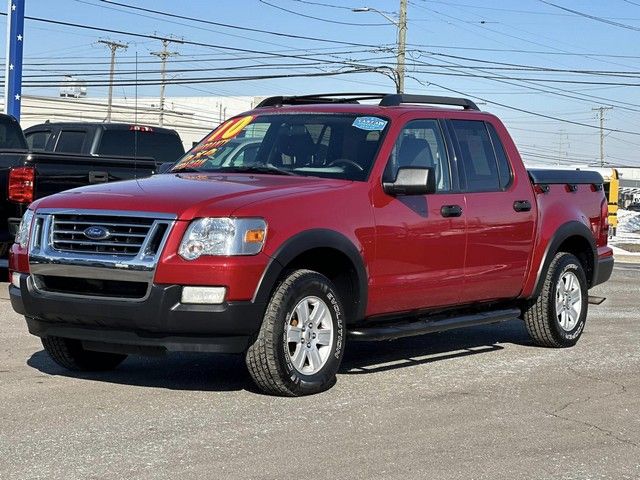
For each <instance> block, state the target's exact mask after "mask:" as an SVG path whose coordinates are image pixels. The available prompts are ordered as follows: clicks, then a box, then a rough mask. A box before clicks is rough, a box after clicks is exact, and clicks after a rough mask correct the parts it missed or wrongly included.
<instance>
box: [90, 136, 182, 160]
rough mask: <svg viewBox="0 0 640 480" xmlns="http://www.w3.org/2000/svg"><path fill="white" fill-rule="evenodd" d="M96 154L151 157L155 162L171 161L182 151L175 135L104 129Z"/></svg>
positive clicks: (180, 143)
mask: <svg viewBox="0 0 640 480" xmlns="http://www.w3.org/2000/svg"><path fill="white" fill-rule="evenodd" d="M136 143H137V145H136ZM96 153H97V154H98V155H113V156H119V157H133V156H134V155H137V156H138V157H151V158H153V159H155V160H156V161H157V162H173V161H175V160H177V159H178V157H180V155H182V154H183V153H184V148H183V146H182V142H181V141H180V139H179V138H178V136H177V135H172V134H169V133H162V132H141V131H137V130H105V131H104V132H103V133H102V139H101V140H100V146H99V147H98V151H97V152H96Z"/></svg>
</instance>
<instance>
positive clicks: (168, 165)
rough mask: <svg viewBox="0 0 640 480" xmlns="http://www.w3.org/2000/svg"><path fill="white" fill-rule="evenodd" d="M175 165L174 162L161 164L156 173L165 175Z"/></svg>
mask: <svg viewBox="0 0 640 480" xmlns="http://www.w3.org/2000/svg"><path fill="white" fill-rule="evenodd" d="M175 164H176V162H164V163H161V164H160V166H159V167H158V172H157V173H167V172H168V171H169V170H171V167H173V166H174V165H175Z"/></svg>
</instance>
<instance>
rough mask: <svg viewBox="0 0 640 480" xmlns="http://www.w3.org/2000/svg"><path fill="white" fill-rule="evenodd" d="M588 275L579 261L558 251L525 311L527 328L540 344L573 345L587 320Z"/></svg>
mask: <svg viewBox="0 0 640 480" xmlns="http://www.w3.org/2000/svg"><path fill="white" fill-rule="evenodd" d="M587 307H588V293H587V278H586V275H585V273H584V269H583V268H582V264H581V263H580V261H579V260H578V259H577V258H576V257H575V255H572V254H570V253H566V252H559V253H557V254H556V256H555V257H554V258H553V261H552V262H551V265H550V266H549V269H548V271H547V273H546V277H545V281H544V284H543V287H542V292H541V294H540V296H539V297H538V298H537V299H536V300H535V301H533V302H531V303H530V304H529V305H528V307H527V309H526V310H525V313H524V321H525V325H526V327H527V331H528V332H529V335H531V338H532V339H533V341H534V342H535V343H536V344H537V345H541V346H545V347H571V346H573V345H575V344H576V343H577V342H578V339H579V338H580V336H581V335H582V332H583V331H584V326H585V323H586V320H587Z"/></svg>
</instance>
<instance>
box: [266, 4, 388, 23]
mask: <svg viewBox="0 0 640 480" xmlns="http://www.w3.org/2000/svg"><path fill="white" fill-rule="evenodd" d="M258 1H259V2H260V3H263V4H265V5H268V6H270V7H272V8H275V9H278V10H281V11H283V12H287V13H291V14H293V15H297V16H299V17H304V18H310V19H312V20H318V21H320V22H326V23H335V24H337V25H349V26H355V27H383V26H388V25H389V24H388V23H353V22H341V21H339V20H330V19H327V18H321V17H314V16H313V15H306V14H304V13H300V12H296V11H294V10H289V9H287V8H284V7H281V6H279V5H274V4H273V3H269V2H267V1H266V0H258Z"/></svg>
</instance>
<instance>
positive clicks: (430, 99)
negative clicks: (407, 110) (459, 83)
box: [380, 93, 480, 110]
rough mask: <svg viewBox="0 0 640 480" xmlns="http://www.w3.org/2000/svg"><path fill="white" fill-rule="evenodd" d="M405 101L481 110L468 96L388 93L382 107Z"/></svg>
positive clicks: (382, 101) (381, 104) (381, 102)
mask: <svg viewBox="0 0 640 480" xmlns="http://www.w3.org/2000/svg"><path fill="white" fill-rule="evenodd" d="M403 103H427V104H430V105H453V106H456V107H463V108H464V109H465V110H480V109H479V108H478V106H477V105H476V104H475V103H474V102H472V101H471V100H469V99H467V98H456V97H437V96H434V95H405V94H400V93H397V94H394V95H386V96H385V97H384V98H383V99H382V100H381V101H380V106H381V107H392V106H395V105H400V104H403Z"/></svg>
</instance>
